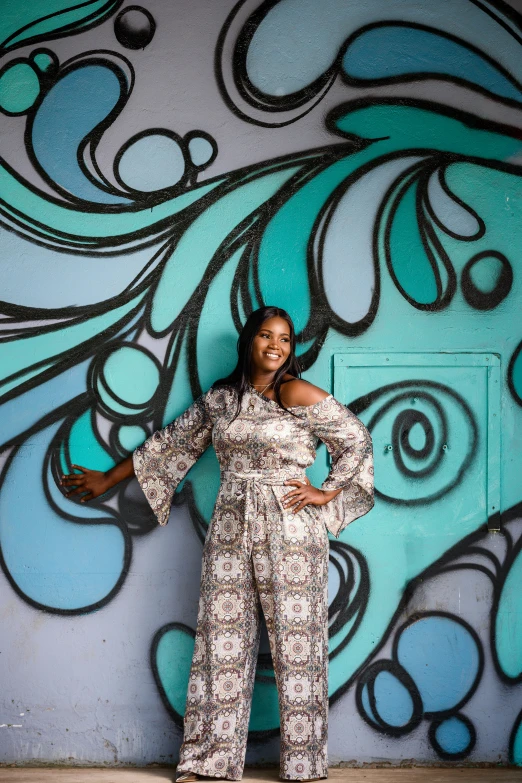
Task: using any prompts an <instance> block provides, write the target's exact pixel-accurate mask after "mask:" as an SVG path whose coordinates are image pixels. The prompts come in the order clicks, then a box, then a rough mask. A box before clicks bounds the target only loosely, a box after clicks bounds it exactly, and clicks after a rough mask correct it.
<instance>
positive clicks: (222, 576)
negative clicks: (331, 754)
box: [178, 477, 328, 780]
mask: <svg viewBox="0 0 522 783" xmlns="http://www.w3.org/2000/svg"><path fill="white" fill-rule="evenodd" d="M284 478H285V477H283V479H282V480H283V481H284ZM291 489H293V487H292V486H283V485H282V481H281V480H280V481H279V484H274V483H271V484H270V483H262V482H260V481H253V480H249V481H244V480H243V481H241V480H240V479H238V478H234V479H232V480H229V481H226V482H223V481H222V484H221V489H220V493H219V495H218V500H217V502H216V507H215V510H214V514H213V517H212V520H211V523H210V528H209V531H208V533H207V538H206V541H205V546H204V549H203V565H202V575H201V594H200V601H199V609H198V620H197V629H196V639H195V646H194V655H193V659H192V665H191V671H190V677H189V684H188V692H187V702H186V710H185V718H184V738H183V743H182V746H181V749H180V761H179V765H178V773H181V772H187V771H192V772H196V773H199V774H202V775H208V776H212V777H222V778H227V779H228V780H240V779H241V776H242V773H243V767H244V763H245V752H246V742H247V734H248V722H249V716H250V708H251V700H252V691H253V686H254V677H255V670H256V659H257V654H258V648H259V636H260V623H259V610H260V607H262V611H263V614H264V617H265V621H266V626H267V630H268V636H269V640H270V649H271V654H272V659H273V663H274V672H275V678H276V684H277V690H278V701H279V715H280V726H281V758H280V776H281V778H283V779H287V780H300V779H303V778H310V777H326V776H327V766H328V761H327V748H326V745H327V720H328V686H327V678H328V596H327V581H328V536H327V532H326V528H325V525H324V522H323V520H322V518H321V515H320V513H319V509H318V507H311V506H307V507H305V508H304V509H303V510H302V511H300V512H299V513H298V514H292V513H291V511H289V510H288V509H283V506H282V504H281V501H280V498H281V496H282V495H284V494H286V493H287V492H289V491H290V490H291Z"/></svg>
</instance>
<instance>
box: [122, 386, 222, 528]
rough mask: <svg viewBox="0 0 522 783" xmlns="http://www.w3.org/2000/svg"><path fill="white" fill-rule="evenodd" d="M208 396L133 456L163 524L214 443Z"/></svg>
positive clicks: (139, 479) (145, 489)
mask: <svg viewBox="0 0 522 783" xmlns="http://www.w3.org/2000/svg"><path fill="white" fill-rule="evenodd" d="M208 393H209V392H207V393H206V394H202V395H201V396H200V397H198V398H197V399H196V400H194V402H193V403H192V405H191V406H190V407H189V408H187V409H186V410H185V411H184V412H183V413H182V414H181V415H180V416H178V417H177V418H176V419H174V421H172V422H171V423H170V424H167V426H166V427H164V428H163V429H162V430H157V431H156V432H154V433H153V434H152V435H151V436H150V437H149V438H147V440H146V441H145V442H144V443H143V444H142V445H141V446H138V448H137V449H135V450H134V451H133V453H132V462H133V466H134V473H135V474H136V478H137V479H138V482H139V484H140V486H141V488H142V490H143V492H144V494H145V497H146V498H147V500H148V502H149V505H150V507H151V508H152V510H153V511H154V513H155V515H156V517H157V518H158V522H159V524H160V525H166V524H167V522H168V520H169V515H170V507H171V504H172V498H173V496H174V492H175V490H176V487H177V486H178V484H179V483H180V481H181V480H182V478H183V477H184V476H185V475H186V474H187V473H188V471H189V469H190V468H191V467H192V465H193V464H194V463H195V462H196V460H197V459H198V458H199V457H200V456H201V455H202V454H203V452H204V451H205V449H206V448H207V447H208V446H210V443H211V441H212V426H213V423H212V419H211V417H210V415H209V411H208V401H207V395H208Z"/></svg>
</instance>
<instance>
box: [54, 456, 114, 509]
mask: <svg viewBox="0 0 522 783" xmlns="http://www.w3.org/2000/svg"><path fill="white" fill-rule="evenodd" d="M71 467H72V468H77V469H78V470H81V473H67V474H65V475H63V476H62V478H61V481H60V486H62V487H74V488H73V489H70V490H69V491H68V492H66V493H65V497H67V498H68V497H71V495H82V497H81V498H80V503H84V502H85V501H86V500H94V498H97V497H99V496H100V495H103V493H104V492H107V490H108V489H110V488H111V486H113V485H112V482H111V481H110V479H109V478H108V476H107V475H106V473H104V472H103V471H102V470H89V468H83V467H82V466H81V465H71Z"/></svg>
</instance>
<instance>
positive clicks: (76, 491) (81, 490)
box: [65, 487, 85, 498]
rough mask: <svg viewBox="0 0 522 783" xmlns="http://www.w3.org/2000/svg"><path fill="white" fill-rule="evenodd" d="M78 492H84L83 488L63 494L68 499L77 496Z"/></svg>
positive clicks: (76, 488)
mask: <svg viewBox="0 0 522 783" xmlns="http://www.w3.org/2000/svg"><path fill="white" fill-rule="evenodd" d="M80 492H85V487H75V489H70V490H69V492H66V493H65V497H66V498H68V497H70V496H71V495H79V494H80Z"/></svg>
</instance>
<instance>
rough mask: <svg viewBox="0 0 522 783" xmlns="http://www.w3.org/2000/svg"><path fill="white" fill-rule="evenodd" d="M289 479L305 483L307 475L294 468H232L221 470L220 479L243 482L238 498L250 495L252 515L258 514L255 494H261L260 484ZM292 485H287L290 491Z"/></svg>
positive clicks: (277, 482)
mask: <svg viewBox="0 0 522 783" xmlns="http://www.w3.org/2000/svg"><path fill="white" fill-rule="evenodd" d="M289 479H296V480H298V481H302V482H303V483H305V484H306V483H307V476H306V473H305V472H304V471H301V472H298V471H296V470H284V469H283V470H256V471H247V472H243V473H241V472H237V471H234V470H223V471H221V481H235V482H242V483H244V484H245V491H244V492H241V493H240V494H239V495H238V498H243V497H245V496H250V499H251V501H252V503H251V508H252V509H253V514H254V517H257V514H258V504H257V496H258V494H260V495H261V496H262V492H261V488H260V485H262V484H264V485H269V486H270V485H279V486H284V483H285V481H288V480H289ZM291 490H292V487H291V486H290V487H288V491H289V492H290V491H291Z"/></svg>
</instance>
